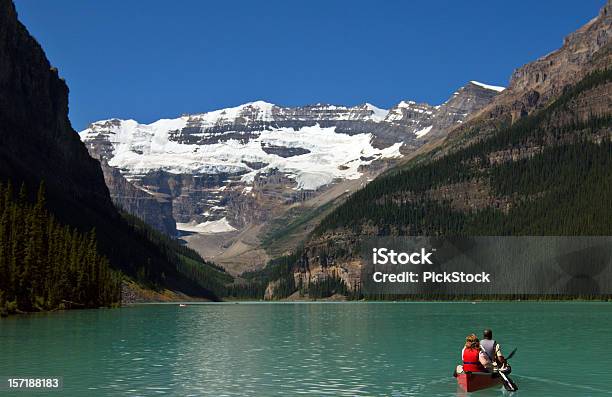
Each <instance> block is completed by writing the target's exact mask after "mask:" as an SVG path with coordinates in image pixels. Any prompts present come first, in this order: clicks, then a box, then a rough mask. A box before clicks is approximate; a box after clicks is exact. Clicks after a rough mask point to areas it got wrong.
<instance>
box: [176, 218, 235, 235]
mask: <svg viewBox="0 0 612 397" xmlns="http://www.w3.org/2000/svg"><path fill="white" fill-rule="evenodd" d="M176 229H177V230H181V231H184V232H194V233H199V234H214V233H227V232H233V231H234V230H236V228H235V227H233V226H232V225H230V224H229V222H228V221H227V218H225V217H223V218H221V219H218V220H216V221H206V222H202V223H196V222H194V221H191V222H189V223H178V222H177V224H176Z"/></svg>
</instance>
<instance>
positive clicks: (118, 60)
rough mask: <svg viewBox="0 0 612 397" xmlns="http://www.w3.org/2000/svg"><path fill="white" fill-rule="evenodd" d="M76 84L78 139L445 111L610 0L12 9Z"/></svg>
mask: <svg viewBox="0 0 612 397" xmlns="http://www.w3.org/2000/svg"><path fill="white" fill-rule="evenodd" d="M15 3H16V6H17V11H18V13H19V17H20V20H21V21H22V22H23V23H24V24H25V25H26V26H27V28H28V29H29V30H30V32H31V33H32V34H33V35H34V37H36V38H37V39H38V41H40V42H41V44H42V46H43V48H44V49H45V51H46V53H47V56H48V57H49V59H50V61H51V63H52V64H53V65H54V66H57V67H58V68H59V70H60V74H61V75H62V76H63V77H64V78H66V80H67V82H68V85H69V86H70V118H71V120H72V123H73V126H74V127H75V129H77V130H80V129H83V128H85V127H86V126H87V124H88V123H90V122H92V121H95V120H99V119H106V118H110V117H119V118H133V119H136V120H138V121H141V122H151V121H154V120H156V119H159V118H163V117H176V116H178V115H180V114H182V113H196V112H204V111H208V110H213V109H218V108H222V107H228V106H236V105H238V104H241V103H244V102H249V101H253V100H258V99H262V100H266V101H268V102H273V103H277V104H279V105H301V104H307V103H316V102H326V103H335V104H346V105H355V104H359V103H363V102H370V103H373V104H375V105H377V106H379V107H385V108H386V107H390V106H392V105H393V104H395V103H397V102H399V101H400V100H402V99H412V100H416V101H425V102H429V103H432V104H438V103H441V102H443V101H444V100H445V99H446V98H447V97H448V96H449V95H450V94H451V93H452V92H453V91H454V90H455V89H456V88H457V87H459V86H462V85H463V84H465V83H466V82H467V81H469V80H479V81H482V82H485V83H490V84H495V85H506V84H507V82H508V78H509V76H510V74H511V72H512V70H514V69H515V68H516V67H518V66H520V65H522V64H524V63H526V62H529V61H531V60H534V59H536V58H538V57H539V56H542V55H544V54H546V53H548V52H550V51H552V50H554V49H556V48H558V47H559V46H560V45H561V43H562V39H563V37H564V36H565V35H567V34H568V33H570V32H572V31H574V30H576V29H577V28H578V27H580V26H581V25H583V24H584V23H586V22H587V21H588V20H589V19H591V18H593V17H595V16H596V15H597V12H598V11H599V8H600V7H601V6H603V4H604V0H580V1H567V0H562V1H554V2H553V1H536V2H533V1H526V0H525V1H501V0H499V1H491V0H482V1H480V0H473V1H456V0H452V1H451V0H448V1H433V0H432V1H418V2H417V1H408V0H405V1H399V0H396V1H394V0H388V1H361V0H351V1H348V0H325V1H323V0H308V1H297V0H295V1H289V0H265V1H263V0H260V1H254V0H250V1H247V0H244V1H241V0H238V1H204V0H202V1H200V0H181V1H167V0H166V1H157V0H147V1H144V0H140V1H136V0H134V1H125V0H104V1H94V0H54V1H37V0H15Z"/></svg>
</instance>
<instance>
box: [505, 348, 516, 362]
mask: <svg viewBox="0 0 612 397" xmlns="http://www.w3.org/2000/svg"><path fill="white" fill-rule="evenodd" d="M516 349H518V348H517V347H515V348H514V350H512V351H511V352H510V354H508V357H506V360H510V359H511V358H512V356H514V353H516Z"/></svg>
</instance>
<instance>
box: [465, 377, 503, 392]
mask: <svg viewBox="0 0 612 397" xmlns="http://www.w3.org/2000/svg"><path fill="white" fill-rule="evenodd" d="M457 383H458V384H459V387H460V388H461V389H462V390H463V391H466V392H472V391H476V390H482V389H487V388H489V387H493V386H498V385H502V380H501V378H500V377H499V375H498V374H492V373H490V372H468V373H463V374H457Z"/></svg>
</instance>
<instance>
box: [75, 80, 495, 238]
mask: <svg viewBox="0 0 612 397" xmlns="http://www.w3.org/2000/svg"><path fill="white" fill-rule="evenodd" d="M501 90H502V88H500V87H492V86H487V85H484V84H481V83H476V82H471V83H468V84H467V85H466V86H465V87H462V88H460V89H459V90H458V91H457V92H456V93H454V94H453V96H452V97H451V98H450V99H449V100H448V101H447V102H445V103H444V104H442V105H439V106H430V105H428V104H417V103H415V102H410V101H403V102H401V103H399V104H398V105H397V106H395V107H394V108H392V109H391V110H383V109H379V108H377V107H375V106H373V105H370V104H363V105H359V106H354V107H346V106H336V105H324V104H316V105H309V106H301V107H295V108H287V107H281V106H277V105H273V104H270V103H266V102H262V101H258V102H252V103H248V104H245V105H241V106H238V107H235V108H229V109H221V110H217V111H213V112H209V113H202V114H194V115H185V116H182V117H180V118H177V119H173V120H159V121H157V122H155V123H152V124H148V125H145V124H140V123H137V122H136V121H133V120H117V119H111V120H104V121H98V122H95V123H92V124H91V125H90V126H89V127H88V128H87V129H86V130H84V131H82V132H81V137H82V139H83V141H84V142H85V144H86V145H87V147H88V149H89V151H90V153H91V155H92V156H93V157H95V158H97V159H99V160H100V161H101V163H102V164H103V169H104V170H105V176H106V181H107V185H108V186H109V188H110V190H111V196H112V197H113V200H114V202H115V203H117V204H119V205H120V206H121V207H123V208H126V209H127V210H128V211H130V212H132V213H134V214H135V215H137V216H139V217H141V218H143V219H147V220H148V221H149V222H150V223H151V224H153V225H155V226H156V227H157V228H158V229H160V230H164V231H165V232H166V233H169V234H170V233H172V232H173V230H172V228H171V227H170V224H171V222H172V218H174V219H176V221H177V222H178V227H179V229H182V230H184V231H190V232H204V230H207V231H208V232H209V233H210V232H211V231H212V230H217V231H222V232H229V231H231V232H236V231H240V230H243V229H244V228H246V227H248V226H250V225H253V224H262V223H265V222H267V221H268V220H270V219H272V218H275V217H277V216H278V215H279V211H280V212H283V211H284V209H286V208H288V207H291V206H294V205H297V204H299V203H303V202H305V201H308V200H311V199H313V198H315V197H317V196H318V195H320V194H322V193H323V192H326V191H329V188H330V186H333V185H335V184H337V183H339V182H341V181H343V180H355V179H358V178H360V177H362V176H363V175H364V174H365V173H368V177H369V178H371V177H373V176H375V175H377V174H378V173H379V172H381V171H382V170H384V169H385V166H381V164H388V163H389V162H390V161H391V162H392V161H394V159H397V158H400V157H401V156H402V155H403V153H406V152H410V151H412V150H414V148H417V147H419V146H421V145H423V144H424V143H426V142H428V141H430V140H434V139H439V138H440V137H443V136H444V135H445V133H446V132H447V131H448V130H449V129H450V128H451V127H453V126H455V125H458V124H460V123H461V122H462V121H463V120H464V119H465V118H466V117H467V116H468V115H469V114H471V113H472V112H474V111H475V110H479V109H480V108H482V107H483V106H485V105H486V104H487V103H489V102H490V101H491V99H492V98H494V97H495V96H496V95H497V94H498V93H499V92H500V91H501ZM128 185H131V186H128ZM138 191H140V192H138ZM155 199H157V200H155ZM160 199H161V200H164V202H163V203H160V202H159V201H160ZM145 203H147V204H145ZM167 203H171V208H172V216H170V213H169V211H168V210H167V207H168V206H167V205H166V204H167Z"/></svg>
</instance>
